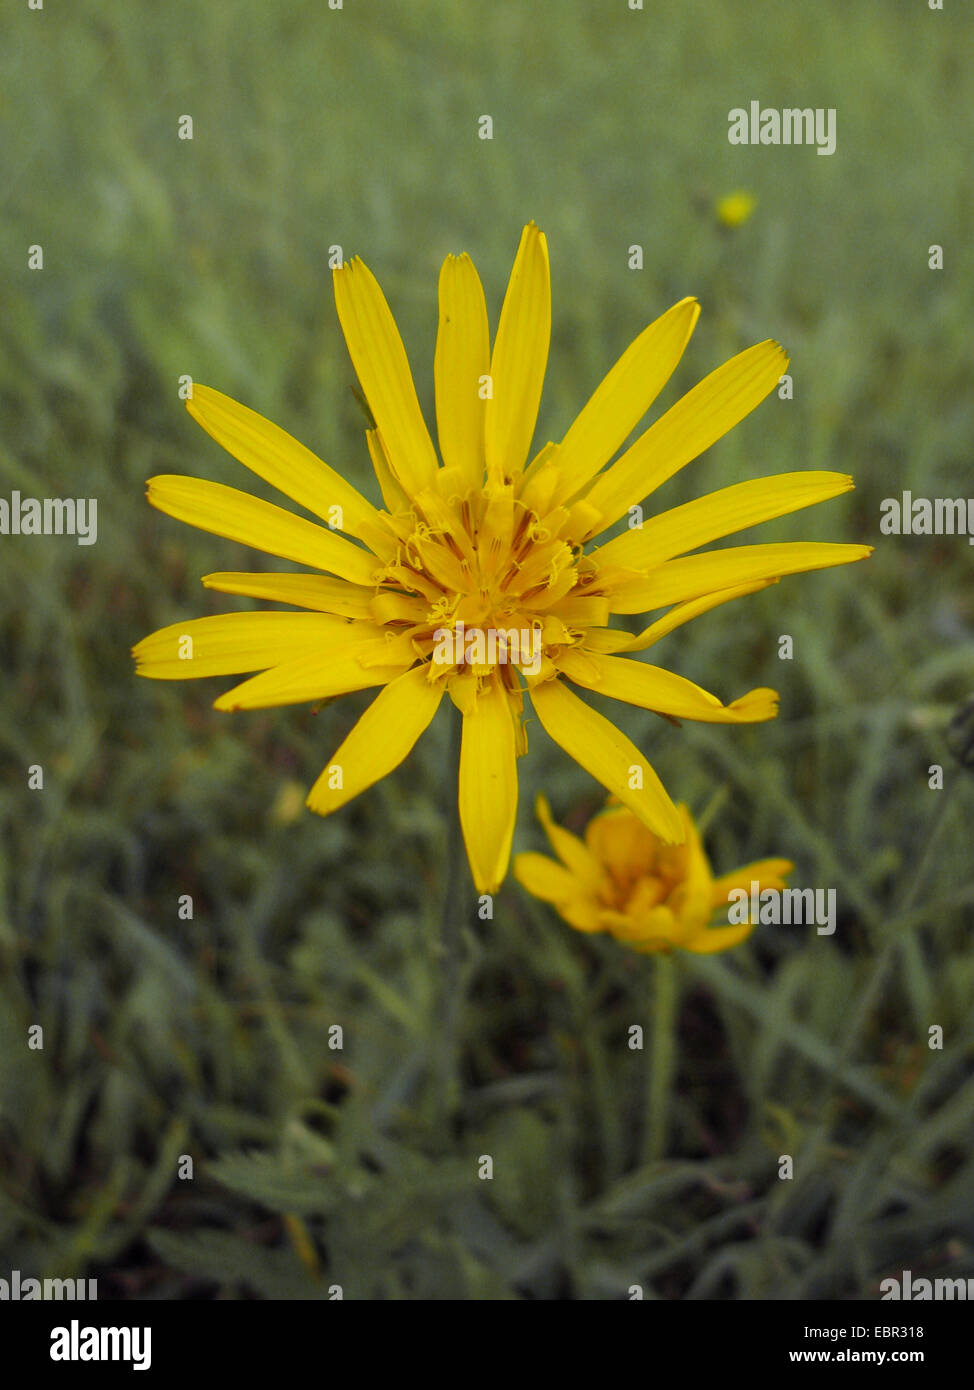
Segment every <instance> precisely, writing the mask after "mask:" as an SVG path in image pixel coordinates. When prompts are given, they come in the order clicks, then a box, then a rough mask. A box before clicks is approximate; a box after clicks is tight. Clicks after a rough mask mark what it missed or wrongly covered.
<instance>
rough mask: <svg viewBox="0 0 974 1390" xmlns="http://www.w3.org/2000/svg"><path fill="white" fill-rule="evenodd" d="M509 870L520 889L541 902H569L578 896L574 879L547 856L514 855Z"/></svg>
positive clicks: (577, 887) (562, 865)
mask: <svg viewBox="0 0 974 1390" xmlns="http://www.w3.org/2000/svg"><path fill="white" fill-rule="evenodd" d="M511 869H512V872H513V874H514V877H515V878H516V879H517V881H518V883H520V885H521V887H522V888H526V889H527V890H528V892H529V893H530V894H532V896H533V897H535V898H540V899H541V900H542V902H546V903H562V902H569V901H570V900H571V899H572V898H576V897H578V895H579V886H578V882H577V880H576V879H575V877H574V876H573V875H572V874H570V873H569V872H568V870H567V869H566V868H565V866H564V864H559V863H557V861H556V860H554V859H549V857H548V855H547V854H515V856H514V862H513V864H512V865H511Z"/></svg>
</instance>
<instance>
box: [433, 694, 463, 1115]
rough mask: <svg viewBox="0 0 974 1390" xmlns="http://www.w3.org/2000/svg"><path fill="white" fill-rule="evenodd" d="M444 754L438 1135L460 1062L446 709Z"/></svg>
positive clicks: (456, 746)
mask: <svg viewBox="0 0 974 1390" xmlns="http://www.w3.org/2000/svg"><path fill="white" fill-rule="evenodd" d="M451 714H452V716H453V723H452V727H451V730H450V756H449V760H448V765H447V776H446V779H445V787H446V807H445V815H446V825H447V831H446V864H445V871H444V874H443V904H442V907H441V910H440V935H439V952H440V960H441V965H442V982H441V990H440V1011H439V1013H440V1022H439V1034H440V1036H439V1039H438V1043H439V1123H440V1125H441V1127H442V1129H443V1137H444V1139H445V1138H446V1131H447V1129H448V1127H449V1126H450V1125H451V1124H452V1121H453V1118H454V1116H455V1115H456V1112H457V1109H458V1108H459V1104H460V1066H459V1050H458V1039H457V1031H458V1024H459V1017H460V989H459V985H460V949H461V940H460V925H461V920H462V901H463V876H464V862H463V861H464V853H463V835H462V833H461V829H460V808H459V800H458V784H459V780H460V739H461V736H462V731H463V722H462V719H461V717H460V713H459V711H458V710H451Z"/></svg>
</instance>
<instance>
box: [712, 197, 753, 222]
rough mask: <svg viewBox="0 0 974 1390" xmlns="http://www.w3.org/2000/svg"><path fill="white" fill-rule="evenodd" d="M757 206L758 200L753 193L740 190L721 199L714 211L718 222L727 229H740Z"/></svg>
mask: <svg viewBox="0 0 974 1390" xmlns="http://www.w3.org/2000/svg"><path fill="white" fill-rule="evenodd" d="M757 205H758V200H757V198H755V197H754V195H753V193H745V192H744V191H743V190H738V192H736V193H728V194H727V195H726V196H725V197H723V198H719V199H718V200H717V206H716V208H715V209H714V211H715V212H716V214H717V221H718V222H721V223H723V225H724V226H725V227H740V226H741V225H742V223H744V222H746V221H747V220H748V218H749V217H750V216H751V213H752V212H753V211H754V209H755V208H756V207H757Z"/></svg>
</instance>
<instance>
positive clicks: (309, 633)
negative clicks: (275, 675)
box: [132, 613, 352, 680]
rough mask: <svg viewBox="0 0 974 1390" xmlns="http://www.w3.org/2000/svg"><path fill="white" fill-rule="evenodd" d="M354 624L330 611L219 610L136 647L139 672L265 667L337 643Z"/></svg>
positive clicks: (182, 675) (172, 674)
mask: <svg viewBox="0 0 974 1390" xmlns="http://www.w3.org/2000/svg"><path fill="white" fill-rule="evenodd" d="M351 630H352V629H351V625H350V624H349V623H347V622H345V621H344V619H342V618H336V617H333V616H332V615H331V614H329V613H220V614H218V615H216V616H214V617H211V618H190V619H189V620H188V621H186V622H184V623H171V624H170V625H169V626H168V627H163V628H160V629H159V631H158V632H153V633H152V634H151V635H150V636H148V637H143V639H142V641H141V642H139V643H137V645H136V646H134V647H133V648H132V655H133V656H134V657H135V661H136V674H137V675H140V676H148V677H149V678H150V679H151V680H191V679H193V678H195V677H198V676H235V675H239V674H241V673H242V672H244V671H264V670H266V669H267V667H269V666H275V665H277V663H278V662H281V661H287V660H288V659H289V658H292V657H295V656H298V655H300V654H301V653H302V652H306V651H307V650H308V648H309V647H310V648H315V647H328V648H329V649H330V648H331V647H334V646H335V645H338V644H340V643H341V642H343V641H344V640H345V639H346V638H347V636H348V634H349V633H350V632H351Z"/></svg>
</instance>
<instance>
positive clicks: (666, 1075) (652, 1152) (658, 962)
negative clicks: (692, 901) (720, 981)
mask: <svg viewBox="0 0 974 1390" xmlns="http://www.w3.org/2000/svg"><path fill="white" fill-rule="evenodd" d="M654 965H655V971H654V977H653V1026H652V1039H653V1040H652V1050H651V1052H650V1072H649V1103H648V1105H647V1114H646V1129H645V1132H644V1135H643V1152H644V1156H645V1160H646V1161H647V1162H653V1161H654V1160H656V1159H659V1158H662V1157H663V1155H664V1153H665V1152H666V1140H667V1131H668V1125H669V1110H670V1095H671V1092H672V1089H673V1072H674V1059H675V1057H676V1010H677V998H678V993H679V991H678V989H677V983H678V982H677V973H676V972H677V966H676V961H675V960H674V958H673V957H672V956H670V955H664V954H662V953H661V954H660V955H658V956H656V958H655V961H654Z"/></svg>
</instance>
